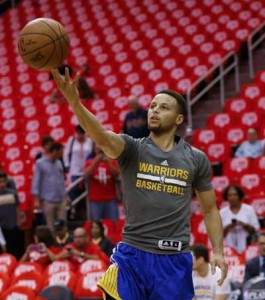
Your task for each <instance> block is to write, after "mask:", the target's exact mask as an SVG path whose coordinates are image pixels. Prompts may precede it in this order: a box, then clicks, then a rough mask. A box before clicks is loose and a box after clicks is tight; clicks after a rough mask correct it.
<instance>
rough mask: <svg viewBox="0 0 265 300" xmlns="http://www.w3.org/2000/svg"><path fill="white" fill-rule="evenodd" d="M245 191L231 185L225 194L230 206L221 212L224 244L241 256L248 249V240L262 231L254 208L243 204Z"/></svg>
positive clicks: (224, 196)
mask: <svg viewBox="0 0 265 300" xmlns="http://www.w3.org/2000/svg"><path fill="white" fill-rule="evenodd" d="M244 196H245V195H244V192H243V190H242V189H241V188H240V187H238V186H236V185H230V186H228V187H227V188H226V189H225V190H224V192H223V198H224V200H227V201H228V202H229V204H228V205H227V206H225V207H224V208H222V209H221V210H220V215H221V218H222V222H223V227H224V243H225V244H226V245H228V246H230V247H233V248H234V249H236V251H237V252H238V253H239V254H241V253H242V252H243V251H244V250H245V248H246V247H247V244H248V242H247V239H248V238H249V236H250V237H253V235H254V234H255V232H256V231H258V230H259V229H260V225H259V221H258V217H257V215H256V213H255V211H254V209H253V207H252V206H250V205H248V204H245V203H241V200H242V199H243V198H244Z"/></svg>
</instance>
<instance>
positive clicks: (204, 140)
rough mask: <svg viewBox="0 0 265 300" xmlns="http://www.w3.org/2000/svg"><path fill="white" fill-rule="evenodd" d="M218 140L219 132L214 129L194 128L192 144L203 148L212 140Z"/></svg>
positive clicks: (212, 141)
mask: <svg viewBox="0 0 265 300" xmlns="http://www.w3.org/2000/svg"><path fill="white" fill-rule="evenodd" d="M218 141H219V132H218V131H217V130H214V129H198V130H194V134H193V138H192V144H193V145H194V146H195V147H197V148H199V149H205V147H206V146H207V145H208V144H210V143H214V142H218Z"/></svg>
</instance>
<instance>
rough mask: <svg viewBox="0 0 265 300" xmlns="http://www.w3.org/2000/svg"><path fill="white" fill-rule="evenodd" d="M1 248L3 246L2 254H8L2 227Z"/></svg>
mask: <svg viewBox="0 0 265 300" xmlns="http://www.w3.org/2000/svg"><path fill="white" fill-rule="evenodd" d="M0 246H1V251H0V253H5V252H6V240H5V237H4V235H3V231H2V229H1V227H0Z"/></svg>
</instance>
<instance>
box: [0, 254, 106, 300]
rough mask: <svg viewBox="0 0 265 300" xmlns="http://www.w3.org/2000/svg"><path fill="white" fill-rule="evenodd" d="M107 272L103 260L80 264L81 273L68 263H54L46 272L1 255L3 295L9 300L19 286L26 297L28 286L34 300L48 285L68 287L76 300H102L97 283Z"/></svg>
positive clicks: (0, 283)
mask: <svg viewBox="0 0 265 300" xmlns="http://www.w3.org/2000/svg"><path fill="white" fill-rule="evenodd" d="M106 269H107V266H106V265H105V264H104V263H103V262H102V261H100V260H88V261H85V262H84V263H83V264H81V265H80V268H79V270H74V269H73V266H72V265H71V263H70V262H69V261H55V262H53V263H51V264H50V265H48V266H47V267H46V269H45V270H43V269H42V268H41V266H40V265H39V264H37V263H31V262H21V263H19V262H17V261H16V259H15V258H14V257H13V256H12V255H10V254H3V255H0V296H1V299H8V296H7V295H9V297H10V295H11V294H12V293H13V292H14V290H17V287H20V288H21V290H20V288H19V289H18V291H21V293H26V294H27V289H23V288H24V287H26V288H30V290H31V291H32V292H33V293H32V295H33V296H34V297H35V296H37V295H38V294H39V293H40V292H41V290H42V289H44V288H45V287H47V286H53V285H62V286H65V287H67V288H69V289H70V290H71V291H72V292H73V294H74V295H75V298H80V297H91V298H92V297H98V298H101V297H102V293H101V291H100V290H99V289H98V287H97V285H96V284H97V282H98V280H99V279H100V278H101V277H102V276H103V274H104V272H105V271H106ZM77 272H78V276H76V274H77ZM23 299H24V298H23ZM33 299H35V298H33Z"/></svg>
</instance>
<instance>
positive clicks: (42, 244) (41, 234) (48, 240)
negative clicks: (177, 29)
mask: <svg viewBox="0 0 265 300" xmlns="http://www.w3.org/2000/svg"><path fill="white" fill-rule="evenodd" d="M52 246H53V236H52V232H51V230H50V228H49V227H47V226H38V227H36V229H35V233H34V244H31V245H29V246H28V247H27V250H26V252H25V253H24V255H23V257H22V258H21V261H23V262H27V261H29V262H34V263H37V264H39V265H41V266H42V267H43V268H45V267H46V266H47V265H48V264H49V263H50V262H52V261H54V260H55V258H56V256H55V254H54V253H53V250H52Z"/></svg>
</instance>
